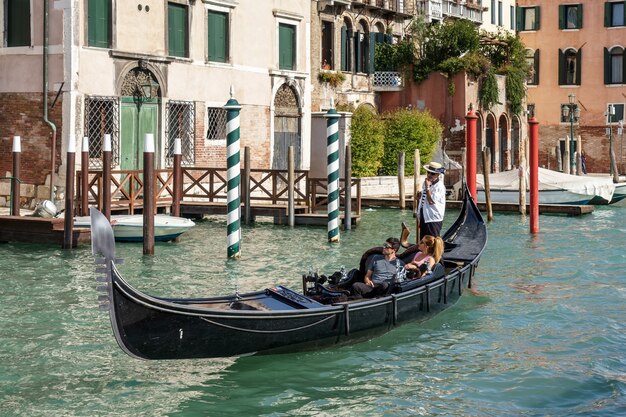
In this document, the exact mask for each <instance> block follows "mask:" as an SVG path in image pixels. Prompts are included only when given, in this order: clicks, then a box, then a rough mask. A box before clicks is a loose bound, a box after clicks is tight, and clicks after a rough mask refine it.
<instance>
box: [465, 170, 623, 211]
mask: <svg viewBox="0 0 626 417" xmlns="http://www.w3.org/2000/svg"><path fill="white" fill-rule="evenodd" d="M529 183H530V182H529V175H528V173H526V189H527V191H526V201H527V202H529V201H530V193H529V191H528V184H529ZM538 184H539V204H595V202H597V201H601V200H604V201H606V202H608V201H611V199H612V198H613V193H614V192H615V185H614V184H613V183H612V182H611V181H607V179H606V178H603V177H595V176H591V175H589V176H587V175H586V176H577V175H569V174H564V173H562V172H556V171H552V170H549V169H545V168H539V170H538ZM454 187H455V189H459V188H460V187H461V183H460V182H459V183H457V184H455V186H454ZM476 190H477V196H476V197H477V199H478V202H481V203H484V202H485V181H484V178H483V175H476ZM489 191H490V195H491V201H492V202H494V203H512V204H518V203H519V171H518V170H511V171H504V172H498V173H493V174H489ZM605 204H606V203H605Z"/></svg>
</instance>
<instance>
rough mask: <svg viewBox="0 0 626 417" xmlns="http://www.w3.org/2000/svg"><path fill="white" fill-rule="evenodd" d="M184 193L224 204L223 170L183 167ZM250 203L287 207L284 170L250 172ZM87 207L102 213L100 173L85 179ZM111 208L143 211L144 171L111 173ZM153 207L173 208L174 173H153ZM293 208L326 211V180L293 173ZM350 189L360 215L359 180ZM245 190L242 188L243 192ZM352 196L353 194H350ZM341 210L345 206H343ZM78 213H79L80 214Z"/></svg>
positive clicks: (78, 198)
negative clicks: (87, 192)
mask: <svg viewBox="0 0 626 417" xmlns="http://www.w3.org/2000/svg"><path fill="white" fill-rule="evenodd" d="M182 171H183V175H182V178H183V193H182V197H183V200H184V201H205V202H211V203H223V204H226V191H227V180H226V168H211V167H183V168H182ZM250 173H251V174H250V184H249V190H250V200H251V205H253V204H254V203H257V204H272V205H278V204H285V205H286V204H288V173H287V171H286V170H276V169H252V170H250ZM76 175H77V181H76V183H77V187H76V193H77V196H76V201H77V202H78V207H77V208H80V202H81V201H82V198H81V197H82V196H81V195H80V193H81V190H82V187H81V186H80V185H81V184H82V181H83V178H82V173H81V172H80V171H78V172H77V173H76ZM88 181H89V182H88V187H87V188H88V190H89V196H88V201H89V204H92V205H96V206H97V207H98V209H102V206H103V201H102V195H103V193H102V186H103V181H102V171H95V170H90V171H89V178H88ZM110 183H111V198H112V202H111V208H112V210H114V211H120V210H124V211H128V213H130V214H134V211H135V209H137V208H141V207H143V199H144V189H143V171H141V170H117V171H111V179H110ZM155 184H156V186H155V196H154V198H155V204H156V206H157V207H164V206H169V205H171V204H172V201H173V195H174V187H173V172H172V170H171V169H159V170H155ZM294 184H295V187H294V204H296V205H300V206H306V207H307V210H306V211H307V212H309V213H315V212H317V211H322V210H326V204H327V197H326V190H327V179H326V178H309V171H305V170H295V178H294ZM351 185H352V186H353V187H356V205H353V206H352V207H353V208H352V211H353V212H356V214H357V215H360V214H361V180H360V178H352V181H351ZM245 189H246V187H243V186H242V192H245V191H244V190H245ZM339 193H340V199H341V201H342V202H343V201H344V198H345V183H344V181H341V185H340V189H339ZM353 195H354V194H353ZM342 206H344V205H343V204H342ZM79 212H80V210H79Z"/></svg>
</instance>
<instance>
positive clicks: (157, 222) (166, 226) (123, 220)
mask: <svg viewBox="0 0 626 417" xmlns="http://www.w3.org/2000/svg"><path fill="white" fill-rule="evenodd" d="M74 226H75V227H91V218H90V217H89V216H84V217H75V218H74ZM111 226H113V234H114V236H115V240H117V241H120V242H142V241H143V214H132V215H112V216H111ZM193 226H195V223H194V222H193V221H191V220H190V219H185V218H183V217H175V216H169V215H167V214H157V215H155V216H154V240H156V241H169V240H174V239H176V238H177V237H178V236H180V235H181V234H182V233H184V232H185V231H187V229H189V228H191V227H193Z"/></svg>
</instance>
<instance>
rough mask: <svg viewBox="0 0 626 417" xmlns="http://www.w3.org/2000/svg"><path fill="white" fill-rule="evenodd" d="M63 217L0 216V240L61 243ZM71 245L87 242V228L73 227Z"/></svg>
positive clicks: (88, 231) (88, 233) (89, 237)
mask: <svg viewBox="0 0 626 417" xmlns="http://www.w3.org/2000/svg"><path fill="white" fill-rule="evenodd" d="M64 221H65V220H64V219H60V218H43V217H31V216H0V242H24V243H42V244H55V245H61V244H62V243H63V225H64ZM72 237H73V238H72V245H73V247H76V246H77V245H78V244H80V243H89V241H90V239H91V232H90V230H89V229H80V228H76V229H74V232H73V235H72Z"/></svg>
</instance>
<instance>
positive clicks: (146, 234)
mask: <svg viewBox="0 0 626 417" xmlns="http://www.w3.org/2000/svg"><path fill="white" fill-rule="evenodd" d="M143 254H144V255H154V135H153V134H152V133H146V134H145V136H144V141H143Z"/></svg>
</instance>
